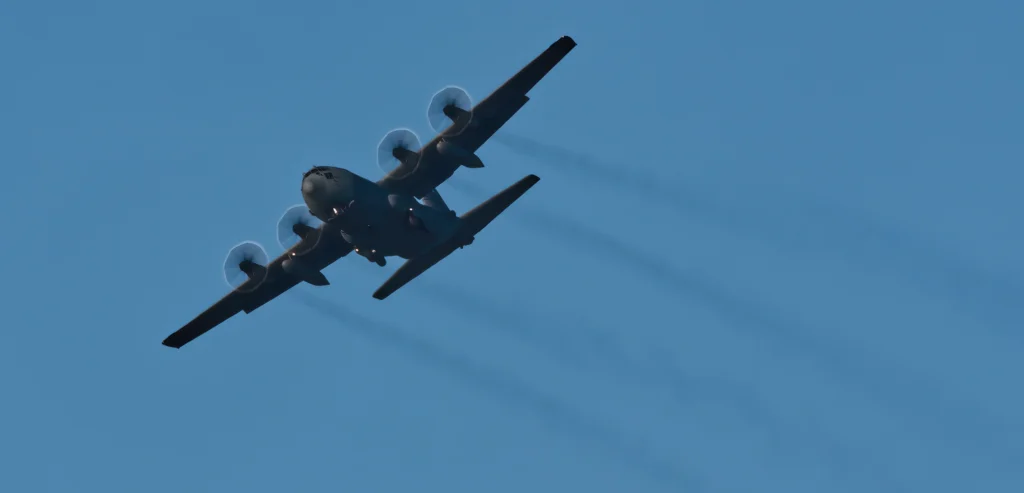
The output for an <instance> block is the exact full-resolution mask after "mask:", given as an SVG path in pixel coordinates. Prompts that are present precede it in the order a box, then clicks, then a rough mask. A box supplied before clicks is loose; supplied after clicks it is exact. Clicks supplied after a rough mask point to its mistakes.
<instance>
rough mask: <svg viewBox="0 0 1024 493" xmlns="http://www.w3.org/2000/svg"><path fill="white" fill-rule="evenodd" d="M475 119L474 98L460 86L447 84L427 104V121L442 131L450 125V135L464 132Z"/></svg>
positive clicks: (435, 128) (433, 127)
mask: <svg viewBox="0 0 1024 493" xmlns="http://www.w3.org/2000/svg"><path fill="white" fill-rule="evenodd" d="M472 120H473V99H472V98H470V97H469V93H468V92H466V90H465V89H463V88H461V87H459V86H447V87H445V88H444V89H441V90H440V91H437V92H436V93H434V97H432V98H430V104H429V105H428V106H427V122H428V123H430V128H432V129H434V131H435V132H437V133H441V132H443V131H444V130H445V129H446V128H448V127H449V125H450V126H451V127H452V128H451V129H450V130H448V136H450V137H454V136H456V135H459V134H461V133H462V131H463V130H465V129H466V127H468V126H469V123H470V122H471V121H472Z"/></svg>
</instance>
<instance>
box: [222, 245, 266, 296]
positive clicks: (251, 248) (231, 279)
mask: <svg viewBox="0 0 1024 493" xmlns="http://www.w3.org/2000/svg"><path fill="white" fill-rule="evenodd" d="M269 262H270V256H269V255H267V250H266V249H265V248H263V246H262V245H260V244H259V243H256V242H255V241H243V242H242V243H239V244H237V245H235V246H234V247H233V248H232V249H231V250H230V251H228V256H227V258H225V259H224V282H226V283H228V286H231V287H232V288H234V289H236V290H238V291H240V292H243V293H248V292H252V291H255V290H256V288H258V287H259V286H260V284H263V281H265V280H266V279H267V268H266V265H267V263H269ZM250 279H252V280H253V282H250V283H246V281H248V280H250Z"/></svg>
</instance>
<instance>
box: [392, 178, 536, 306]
mask: <svg viewBox="0 0 1024 493" xmlns="http://www.w3.org/2000/svg"><path fill="white" fill-rule="evenodd" d="M538 181H540V178H539V177H538V176H537V175H529V176H527V177H525V178H523V179H522V180H519V181H518V182H516V183H515V184H513V185H512V186H510V187H508V188H506V189H504V190H502V191H501V192H498V194H497V195H495V196H493V197H491V198H489V199H487V200H485V201H484V202H483V203H481V204H480V205H478V206H476V207H474V208H473V210H471V211H469V212H467V213H465V214H463V215H462V216H460V217H459V227H458V229H457V230H456V232H455V234H453V235H452V236H451V238H449V239H448V240H447V241H445V242H443V243H440V244H438V245H437V246H435V247H434V248H433V249H431V250H430V251H428V252H427V253H424V254H423V255H420V256H419V257H415V258H411V259H409V260H407V261H406V262H405V263H404V264H402V266H401V267H399V268H398V270H396V271H395V273H394V274H392V275H391V277H390V278H388V280H387V281H384V284H382V285H381V286H380V288H378V289H377V291H376V292H374V293H373V297H374V298H377V299H378V300H382V299H384V298H387V297H388V296H390V295H391V293H394V292H395V291H398V289H399V288H401V287H402V286H405V285H406V284H408V283H409V281H412V280H413V279H415V278H416V277H417V276H419V275H420V274H422V273H424V272H426V270H427V269H429V268H431V267H433V266H434V264H436V263H438V262H440V261H442V260H444V258H445V257H447V256H449V255H451V254H452V252H454V251H455V250H457V249H459V248H462V247H464V246H466V245H468V244H470V243H472V242H473V236H475V235H476V234H477V233H479V232H480V231H481V230H483V229H484V228H486V227H487V225H488V224H490V223H491V221H493V220H494V218H496V217H498V215H500V214H501V213H502V212H505V209H508V206H510V205H512V203H513V202H515V201H516V200H519V198H520V197H522V196H523V194H525V193H526V192H527V190H529V189H530V188H531V187H533V186H534V185H536V184H537V182H538ZM437 197H438V198H440V195H438V196H437Z"/></svg>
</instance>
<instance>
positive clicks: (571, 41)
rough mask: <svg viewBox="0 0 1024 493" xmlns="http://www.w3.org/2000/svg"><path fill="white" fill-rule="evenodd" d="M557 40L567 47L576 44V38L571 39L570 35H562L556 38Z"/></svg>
mask: <svg viewBox="0 0 1024 493" xmlns="http://www.w3.org/2000/svg"><path fill="white" fill-rule="evenodd" d="M558 42H560V43H564V44H565V45H567V46H569V47H573V46H576V40H575V39H572V36H562V37H561V38H558Z"/></svg>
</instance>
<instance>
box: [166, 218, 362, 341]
mask: <svg viewBox="0 0 1024 493" xmlns="http://www.w3.org/2000/svg"><path fill="white" fill-rule="evenodd" d="M325 231H326V233H325ZM321 238H322V239H321ZM351 251H352V245H350V244H349V243H348V242H346V241H345V240H344V239H343V238H342V237H341V235H340V234H337V232H335V231H332V230H330V229H328V225H326V224H325V225H321V226H320V228H318V229H317V230H315V232H314V233H313V234H312V235H311V236H309V237H307V238H306V239H303V240H301V241H299V242H298V243H297V244H295V245H294V246H293V247H292V248H289V249H288V251H286V252H284V254H282V255H281V256H280V257H277V258H276V259H274V260H273V261H271V262H270V263H269V264H267V265H266V266H265V268H266V271H265V275H258V276H253V277H251V278H250V279H248V280H246V281H245V282H244V283H242V285H240V286H238V287H237V288H235V289H234V290H233V291H231V292H230V293H228V294H227V295H226V296H224V297H223V298H221V299H220V301H218V302H216V303H214V304H213V305H212V306H210V307H209V308H207V309H206V310H204V311H203V312H202V313H200V314H199V316H197V317H196V318H194V319H192V321H191V322H189V323H187V324H185V325H184V326H183V327H181V328H180V329H178V330H176V331H175V332H174V333H173V334H171V335H169V336H167V338H166V339H164V341H163V345H164V346H168V347H172V348H176V349H180V348H181V347H182V346H184V345H185V344H188V343H189V342H192V340H194V339H195V338H197V337H199V336H201V335H203V334H205V333H206V332H208V331H209V330H210V329H212V328H214V327H216V326H218V325H220V324H221V323H223V322H224V321H226V320H227V319H229V318H231V317H233V316H235V315H237V314H238V313H239V312H245V313H251V312H252V311H253V310H255V309H257V308H259V307H261V306H263V305H265V304H266V303H267V302H269V301H270V300H273V299H274V298H277V297H278V296H280V295H282V294H284V293H285V292H286V291H288V290H289V289H291V288H293V287H295V286H296V285H297V284H299V283H300V282H304V281H306V282H308V281H307V280H306V279H305V278H304V277H303V275H301V274H297V273H296V272H297V271H296V270H295V269H291V270H286V269H285V267H284V262H285V261H286V260H289V259H291V260H293V261H297V262H302V265H303V266H304V267H305V269H303V271H304V272H309V273H313V275H315V274H318V273H319V272H320V271H321V270H322V269H324V268H325V267H327V266H329V265H331V264H333V263H334V262H335V261H336V260H338V259H339V258H341V257H344V256H345V255H348V254H349V252H351ZM309 278H310V280H312V281H313V282H317V283H318V284H319V282H318V281H317V280H316V279H314V278H313V277H311V276H309ZM321 279H322V282H326V278H321Z"/></svg>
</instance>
